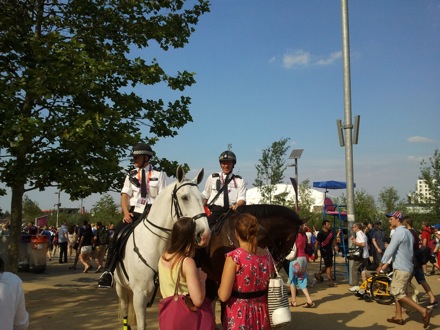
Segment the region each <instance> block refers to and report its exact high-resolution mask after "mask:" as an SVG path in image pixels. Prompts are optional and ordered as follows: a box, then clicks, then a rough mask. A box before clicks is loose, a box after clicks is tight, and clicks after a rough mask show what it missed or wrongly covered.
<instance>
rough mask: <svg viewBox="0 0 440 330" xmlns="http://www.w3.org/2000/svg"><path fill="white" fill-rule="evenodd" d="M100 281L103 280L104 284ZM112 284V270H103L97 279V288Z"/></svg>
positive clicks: (110, 286) (109, 286) (111, 285)
mask: <svg viewBox="0 0 440 330" xmlns="http://www.w3.org/2000/svg"><path fill="white" fill-rule="evenodd" d="M108 277H110V284H108V281H107V279H108ZM102 282H105V283H104V284H103V283H102ZM113 284H114V277H113V274H112V272H109V271H105V272H104V273H102V274H101V276H100V277H99V280H98V288H112V287H113Z"/></svg>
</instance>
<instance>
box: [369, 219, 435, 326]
mask: <svg viewBox="0 0 440 330" xmlns="http://www.w3.org/2000/svg"><path fill="white" fill-rule="evenodd" d="M386 216H387V217H388V220H389V223H390V226H391V227H392V228H395V231H394V234H393V236H392V238H391V242H390V244H389V245H388V246H387V249H386V250H385V253H384V254H383V257H382V260H381V262H380V264H379V267H378V268H377V272H378V273H379V272H381V271H382V272H383V271H384V270H385V269H387V268H388V263H389V262H390V260H392V262H393V279H392V281H391V291H390V293H391V294H392V295H393V296H394V298H395V306H396V314H395V316H393V317H391V318H389V319H387V321H388V322H390V323H395V324H399V325H403V324H405V321H404V320H403V318H402V304H405V305H407V306H409V307H410V308H412V309H414V310H416V311H418V312H419V313H420V314H421V315H422V317H423V328H425V329H426V328H428V327H429V322H430V320H431V314H432V309H429V308H424V307H422V306H420V305H419V304H417V303H416V302H415V301H414V300H412V299H411V298H410V297H408V296H407V291H408V285H409V282H410V279H411V277H412V273H413V269H414V264H413V260H414V250H413V245H414V237H413V235H412V234H411V232H410V231H409V230H408V229H407V228H406V226H405V225H404V224H403V214H402V212H400V211H394V212H391V213H389V214H387V215H386Z"/></svg>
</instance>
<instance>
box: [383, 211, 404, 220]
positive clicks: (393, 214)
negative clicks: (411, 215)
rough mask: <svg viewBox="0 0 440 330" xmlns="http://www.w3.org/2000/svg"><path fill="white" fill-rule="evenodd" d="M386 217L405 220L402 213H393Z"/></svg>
mask: <svg viewBox="0 0 440 330" xmlns="http://www.w3.org/2000/svg"><path fill="white" fill-rule="evenodd" d="M386 216H387V217H388V218H391V217H395V218H399V219H400V220H402V219H403V214H402V212H400V211H393V212H391V213H388V214H386Z"/></svg>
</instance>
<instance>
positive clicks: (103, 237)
mask: <svg viewBox="0 0 440 330" xmlns="http://www.w3.org/2000/svg"><path fill="white" fill-rule="evenodd" d="M98 240H99V244H101V245H105V244H108V242H109V241H110V235H109V233H108V230H107V229H106V228H104V227H102V228H101V229H100V230H99V233H98Z"/></svg>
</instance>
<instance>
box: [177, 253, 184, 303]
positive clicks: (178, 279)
mask: <svg viewBox="0 0 440 330" xmlns="http://www.w3.org/2000/svg"><path fill="white" fill-rule="evenodd" d="M185 259H186V257H185V258H182V261H181V262H180V266H179V271H178V272H177V279H176V286H175V287H174V296H177V295H178V294H179V284H180V273H183V262H184V261H185Z"/></svg>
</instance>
